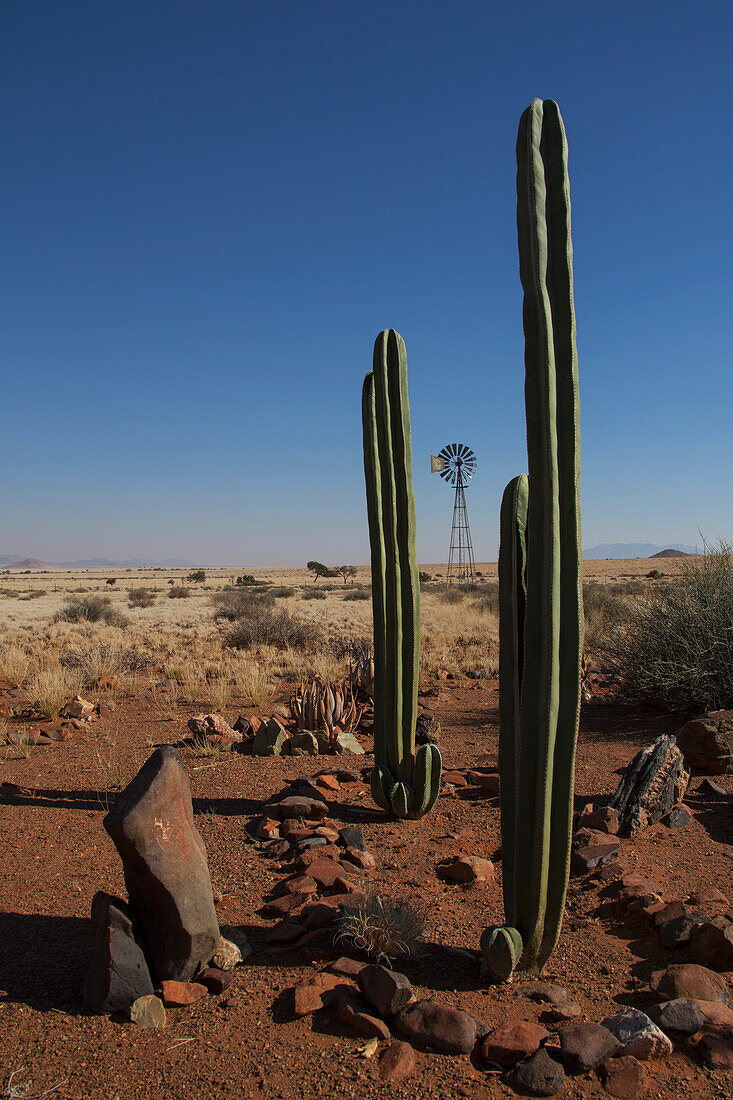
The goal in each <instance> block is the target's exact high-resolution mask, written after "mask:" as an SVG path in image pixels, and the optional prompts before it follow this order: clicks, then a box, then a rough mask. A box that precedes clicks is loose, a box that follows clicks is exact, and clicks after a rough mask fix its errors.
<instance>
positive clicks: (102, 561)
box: [0, 554, 199, 569]
mask: <svg viewBox="0 0 733 1100" xmlns="http://www.w3.org/2000/svg"><path fill="white" fill-rule="evenodd" d="M198 564H199V563H198V562H195V561H186V560H185V559H184V558H166V559H165V561H152V560H151V559H150V558H129V559H128V560H127V561H112V560H111V559H110V558H87V559H85V560H83V561H50V562H45V561H39V559H38V558H21V556H20V555H19V554H0V566H4V567H5V568H6V569H191V568H192V567H193V566H195V565H198Z"/></svg>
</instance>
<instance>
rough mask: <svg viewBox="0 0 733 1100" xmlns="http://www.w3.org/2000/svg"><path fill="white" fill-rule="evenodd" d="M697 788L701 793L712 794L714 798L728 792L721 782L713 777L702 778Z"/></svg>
mask: <svg viewBox="0 0 733 1100" xmlns="http://www.w3.org/2000/svg"><path fill="white" fill-rule="evenodd" d="M697 789H698V791H699V792H700V793H701V794H712V795H714V796H715V797H716V798H720V796H721V795H726V794H727V793H728V792H727V791H726V789H725V787H724V786H723V784H722V783H716V782H715V780H714V779H703V781H702V783H701V784H700V786H699V787H698V788H697Z"/></svg>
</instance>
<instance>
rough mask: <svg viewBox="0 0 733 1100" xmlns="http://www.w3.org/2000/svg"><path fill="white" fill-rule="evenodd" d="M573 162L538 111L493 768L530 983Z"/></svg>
mask: <svg viewBox="0 0 733 1100" xmlns="http://www.w3.org/2000/svg"><path fill="white" fill-rule="evenodd" d="M567 155H568V149H567V142H566V139H565V129H564V126H563V122H562V118H561V117H560V111H559V110H558V107H557V104H556V103H554V102H553V101H552V100H545V101H544V102H542V100H539V99H535V100H533V102H532V104H531V106H530V107H528V108H527V110H526V111H525V112H524V114H523V115H522V119H521V122H520V124H519V136H518V139H517V165H518V170H517V225H518V235H519V270H520V277H521V281H522V287H523V289H524V336H525V404H526V411H527V452H528V463H529V480H528V479H527V477H526V476H525V475H524V474H522V475H520V476H519V477H518V478H515V479H514V480H513V481H512V482H510V484H509V485H508V486H507V489H506V491H505V493H504V499H503V501H502V508H501V548H500V554H499V583H500V668H499V676H500V715H501V717H500V740H499V766H500V770H501V802H502V806H501V827H502V853H503V883H504V910H505V918H506V922H507V924H506V926H504V929H503V931H504V932H505V933H506V934H507V935H509V934H511V935H510V939H511V940H512V943H514V944H515V946H516V944H517V942H519V941H517V939H516V933H517V932H519V934H520V936H521V944H522V949H523V950H522V955H521V960H520V962H519V965H520V966H521V967H522V969H524V970H527V971H535V972H536V971H539V970H541V969H542V967H543V966H544V964H545V962H546V961H547V959H548V958H549V956H550V954H551V953H552V951H553V949H554V947H555V944H556V943H557V939H558V936H559V934H560V927H561V925H562V916H563V910H564V907H565V894H566V890H567V882H568V873H569V865H570V836H571V827H572V812H573V773H574V763H575V745H576V741H577V735H578V720H579V715H580V665H581V656H582V649H583V605H582V554H581V537H580V498H579V476H580V431H579V400H578V360H577V352H576V345H575V311H574V306H573V267H572V256H573V251H572V243H571V239H570V191H569V184H568V174H567ZM496 931H497V930H495V929H487V932H486V933H485V934H484V938H483V940H482V950H483V954H484V958H485V961H486V964H487V968H488V970H489V972H493V973H495V974H496V975H497V976H499V969H500V964H503V956H502V960H498V961H497V948H496V944H497V943H500V942H502V941H501V940H500V938H497V936H496V934H495V933H496ZM504 955H506V950H504ZM495 964H496V965H495Z"/></svg>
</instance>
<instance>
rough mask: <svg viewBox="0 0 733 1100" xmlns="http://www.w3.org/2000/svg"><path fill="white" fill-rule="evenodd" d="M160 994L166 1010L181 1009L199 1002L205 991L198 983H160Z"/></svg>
mask: <svg viewBox="0 0 733 1100" xmlns="http://www.w3.org/2000/svg"><path fill="white" fill-rule="evenodd" d="M160 993H161V997H162V999H163V1004H164V1005H165V1007H166V1008H183V1007H184V1006H185V1005H192V1004H195V1003H196V1001H200V1000H201V998H202V997H205V996H206V994H207V989H206V986H205V985H201V984H200V983H199V982H174V981H164V982H161V983H160Z"/></svg>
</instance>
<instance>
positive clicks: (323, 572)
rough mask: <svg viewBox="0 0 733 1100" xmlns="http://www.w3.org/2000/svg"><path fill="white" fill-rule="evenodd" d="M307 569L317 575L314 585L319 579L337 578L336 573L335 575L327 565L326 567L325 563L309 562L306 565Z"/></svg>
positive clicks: (314, 578)
mask: <svg viewBox="0 0 733 1100" xmlns="http://www.w3.org/2000/svg"><path fill="white" fill-rule="evenodd" d="M306 568H307V569H309V570H310V572H311V573H314V574H315V576H314V577H313V583H314V584H315V582H316V581H317V580H318V578H319V577H335V576H336V573H334V571H333V569H329V568H328V566H327V565H324V564H323V562H320V561H309V562H308V563H307V565H306Z"/></svg>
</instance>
